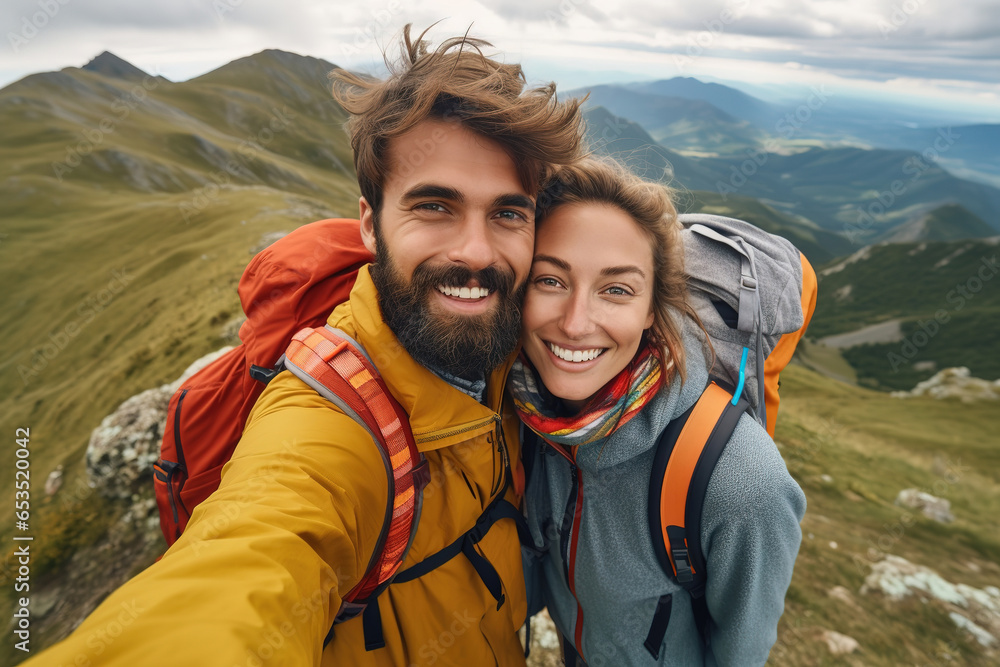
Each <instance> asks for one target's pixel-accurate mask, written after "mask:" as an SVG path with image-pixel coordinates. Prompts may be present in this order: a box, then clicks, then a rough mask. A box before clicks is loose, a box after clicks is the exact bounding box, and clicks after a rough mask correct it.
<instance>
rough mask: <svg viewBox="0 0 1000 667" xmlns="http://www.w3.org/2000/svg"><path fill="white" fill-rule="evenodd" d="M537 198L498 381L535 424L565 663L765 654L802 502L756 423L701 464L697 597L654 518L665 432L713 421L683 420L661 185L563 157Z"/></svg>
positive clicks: (537, 506) (530, 465)
mask: <svg viewBox="0 0 1000 667" xmlns="http://www.w3.org/2000/svg"><path fill="white" fill-rule="evenodd" d="M539 201H540V202H541V204H540V206H539V210H538V216H537V229H536V232H535V254H534V258H533V262H532V267H531V274H530V277H529V279H528V290H527V293H526V297H525V304H524V315H523V328H522V341H523V346H524V347H523V354H522V356H521V357H520V358H519V359H518V361H517V362H516V363H515V365H514V368H513V369H512V370H511V374H510V376H509V379H508V389H509V390H510V393H511V395H512V396H513V399H514V403H515V405H516V408H517V411H518V415H519V416H520V418H521V420H522V421H523V422H524V424H525V425H526V426H527V427H528V429H530V430H525V437H524V441H525V446H524V447H525V448H524V465H525V469H526V470H527V471H528V475H527V477H528V479H527V484H526V491H525V505H526V510H527V519H528V525H529V528H530V531H531V538H532V544H530V545H528V546H529V549H530V550H529V551H527V552H526V557H525V576H526V581H527V585H528V590H529V600H530V601H531V602H533V603H534V604H533V605H532V606H533V608H534V609H536V610H537V609H538V608H540V607H541V606H542V605H543V604H544V605H545V606H547V607H548V610H549V613H550V615H551V617H552V620H553V621H554V622H555V624H556V627H557V628H558V630H559V631H560V633H561V635H562V638H563V646H564V652H565V656H566V664H567V665H568V666H570V667H576V666H577V665H579V664H582V662H578V660H577V659H578V658H579V659H580V661H582V660H586V661H588V662H589V663H590V664H601V662H599V661H602V660H603V659H602V656H603V658H607V657H609V656H613V658H612V660H611V662H612V663H613V664H622V665H625V664H629V665H632V664H650V661H649V660H650V655H652V656H653V658H654V660H657V661H658V662H659V664H667V663H668V661H669V664H671V665H708V664H712V665H716V664H717V665H733V666H735V665H740V666H741V667H742V666H744V665H763V664H764V663H765V662H766V660H767V656H768V653H769V651H770V648H771V645H772V644H773V643H774V642H775V640H776V637H777V624H778V619H779V617H780V616H781V612H782V608H783V601H784V595H785V591H786V590H787V588H788V584H789V582H790V581H791V575H792V566H793V564H794V562H795V556H796V553H797V551H798V547H799V542H800V540H801V532H800V530H799V521H800V520H801V519H802V516H803V514H804V512H805V498H804V496H803V494H802V491H801V489H799V487H798V485H797V484H796V483H795V482H794V480H792V478H791V477H790V476H789V474H788V470H787V468H786V467H785V465H784V462H783V461H782V459H781V456H780V454H779V453H778V451H777V448H776V447H775V446H774V443H773V442H772V441H771V439H770V437H769V436H768V435H767V432H766V431H765V430H764V429H763V427H762V426H761V425H760V424H759V423H757V422H756V421H755V420H754V419H753V418H751V417H750V416H749V415H747V414H740V413H739V412H736V413H735V417H734V422H736V427H735V429H734V430H733V432H732V435H731V436H730V438H729V440H728V442H726V443H725V445H724V447H723V448H722V452H721V455H720V457H719V460H718V463H717V464H716V467H715V469H714V471H712V472H711V476H710V480H709V482H708V485H707V492H706V494H705V496H704V503H703V505H702V516H701V533H700V537H701V544H702V546H703V551H704V553H705V562H706V564H707V567H706V571H707V576H706V579H705V581H706V583H705V586H704V588H703V591H704V595H703V597H700V598H698V597H697V595H696V596H695V598H696V599H693V598H692V595H691V594H690V593H689V590H691V589H690V588H688V587H685V586H683V585H682V583H686V582H685V581H684V580H683V578H678V577H675V576H670V573H668V572H666V571H665V570H664V569H662V568H661V566H660V563H661V562H662V561H660V560H658V557H657V552H656V551H655V549H654V544H653V542H652V538H651V532H650V524H649V523H648V522H647V507H648V502H649V498H650V496H651V491H650V488H651V484H650V478H651V475H652V472H653V469H654V459H655V455H656V453H657V449H658V447H657V443H658V442H659V441H660V439H661V438H662V437H663V436H662V435H661V434H663V433H664V432H665V431H667V429H668V427H670V426H671V424H674V423H675V421H676V422H683V420H685V419H687V420H688V421H687V423H688V424H689V425H690V424H695V425H700V426H704V425H705V424H704V423H703V422H704V418H703V417H702V416H701V415H703V413H699V412H697V411H694V412H692V416H691V417H690V418H688V415H687V413H688V412H690V408H691V407H692V406H693V405H694V404H695V402H696V401H697V400H698V399H699V397H700V396H701V394H702V391H703V390H705V387H706V385H707V384H708V379H709V374H708V366H709V364H708V362H707V358H710V352H709V350H708V346H707V345H706V342H707V338H706V336H707V334H706V333H705V331H704V329H703V327H701V325H700V322H699V320H698V318H697V315H696V314H695V313H694V311H693V309H692V307H691V306H690V305H689V304H688V302H687V286H686V276H685V273H684V269H683V262H682V254H681V252H682V248H681V239H680V233H679V222H678V220H677V214H676V212H675V210H674V207H673V205H672V204H671V202H670V198H669V194H668V192H667V191H666V189H665V188H663V187H662V186H660V185H657V184H653V183H649V182H645V181H643V180H641V179H639V178H637V177H635V176H633V175H631V174H629V173H628V172H626V171H625V170H624V169H623V168H621V167H620V166H618V165H616V164H614V163H609V162H602V161H595V160H585V161H583V162H582V163H580V164H578V165H576V166H571V167H566V168H563V169H562V170H561V171H560V173H559V174H557V175H556V177H555V179H554V180H553V181H552V182H551V183H550V185H549V187H548V188H547V189H546V190H545V191H543V193H542V194H541V195H540V196H539ZM727 402H728V401H727ZM737 410H739V408H737ZM737 420H738V421H737ZM713 424H714V422H713ZM709 430H711V429H709ZM532 434H534V435H537V436H540V439H541V441H542V444H533V443H537V442H538V438H535V437H533V435H532ZM681 458H683V457H681ZM656 488H658V487H656ZM665 525H667V524H665ZM671 528H673V526H672V525H670V526H668V530H670V529H671ZM657 529H659V522H657ZM697 567H698V568H700V567H701V565H700V564H699V565H697ZM685 598H686V601H684V602H682V601H681V600H685ZM531 602H529V604H531ZM705 607H707V611H706V612H704V613H702V611H701V609H702V608H705ZM706 618H707V620H705V619H706ZM702 621H704V623H703V622H702ZM699 631H703V632H704V635H702V632H699ZM703 639H704V640H703ZM668 656H669V657H668Z"/></svg>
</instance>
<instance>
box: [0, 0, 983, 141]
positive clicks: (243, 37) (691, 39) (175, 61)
mask: <svg viewBox="0 0 1000 667" xmlns="http://www.w3.org/2000/svg"><path fill="white" fill-rule="evenodd" d="M364 4H367V5H369V6H368V7H365V6H363V5H362V3H361V2H356V3H346V2H327V1H324V0H283V1H282V2H276V1H274V0H147V1H145V2H137V1H136V0H4V1H3V3H2V6H0V24H2V26H3V35H4V44H3V45H2V46H0V86H5V85H7V84H9V83H11V82H13V81H15V80H17V79H19V78H21V77H22V76H25V75H26V74H30V73H33V72H40V71H50V70H57V69H60V68H62V67H65V66H80V65H83V64H84V63H86V62H87V61H88V60H90V59H91V58H93V57H94V56H95V55H97V54H98V53H100V52H102V51H104V50H109V51H112V52H113V53H115V54H116V55H118V56H120V57H122V58H124V59H126V60H128V61H129V62H131V63H133V64H135V65H137V66H138V67H141V68H143V69H145V70H146V71H148V72H151V73H156V74H161V75H163V76H166V77H167V78H169V79H172V80H175V81H176V80H184V79H187V78H190V77H192V76H197V75H198V74H202V73H204V72H207V71H209V70H211V69H214V68H216V67H218V66H220V65H223V64H225V63H226V62H229V61H231V60H234V59H236V58H239V57H242V56H246V55H250V54H252V53H255V52H257V51H260V50H263V49H265V48H279V49H285V50H288V51H294V52H296V53H300V54H303V55H311V56H316V57H321V58H325V59H327V60H329V61H331V62H333V63H336V64H338V65H343V66H347V67H356V68H364V69H373V68H376V67H377V63H378V62H379V60H380V51H381V49H382V48H383V47H385V46H387V45H390V44H392V43H393V41H394V37H395V36H396V35H398V32H399V29H400V28H401V26H402V25H403V24H405V23H407V22H413V23H414V24H415V25H416V26H421V27H423V26H427V25H430V24H431V23H433V22H435V21H439V20H440V21H441V23H440V24H438V25H437V26H436V27H435V28H434V30H433V31H432V33H431V34H432V36H433V37H436V38H441V37H446V36H450V35H452V34H457V33H462V32H465V30H466V28H468V26H469V25H470V24H472V34H474V35H476V36H479V37H483V38H486V39H488V40H489V41H491V42H492V43H493V44H494V45H495V46H496V47H497V49H498V50H499V51H501V52H502V53H503V54H505V58H506V59H507V60H508V61H509V62H521V63H523V64H524V65H525V69H526V71H527V73H528V75H529V78H531V79H532V80H555V81H556V82H557V83H559V84H560V86H564V87H577V86H581V85H586V84H594V83H602V82H609V81H630V80H631V81H637V80H650V79H661V78H670V77H673V76H678V75H681V76H695V77H699V78H703V79H705V78H714V79H717V80H723V81H739V82H743V83H745V84H748V85H752V86H757V88H756V90H757V91H758V93H759V94H765V93H766V92H767V91H769V90H770V91H771V92H772V93H776V92H778V88H777V86H788V85H792V84H795V85H802V86H814V85H818V84H825V85H827V86H830V87H833V88H834V89H837V90H839V91H853V92H856V93H858V94H861V95H872V96H881V97H883V98H887V97H888V98H892V99H894V100H897V101H905V102H912V103H914V104H922V105H937V106H938V107H942V106H947V107H949V108H955V109H961V111H962V112H963V113H966V114H973V115H978V116H981V117H982V119H983V120H990V121H992V122H1000V0H953V1H947V0H701V1H699V2H691V1H681V0H659V1H654V0H493V1H492V2H454V1H452V2H449V1H446V0H369V1H368V2H366V3H364ZM786 92H787V91H786Z"/></svg>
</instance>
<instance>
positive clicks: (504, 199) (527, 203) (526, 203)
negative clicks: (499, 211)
mask: <svg viewBox="0 0 1000 667" xmlns="http://www.w3.org/2000/svg"><path fill="white" fill-rule="evenodd" d="M508 207H512V208H526V209H530V210H532V211H533V210H534V209H535V202H533V201H531V197H528V196H527V195H519V194H507V195H500V196H499V197H497V198H496V199H494V200H493V208H508Z"/></svg>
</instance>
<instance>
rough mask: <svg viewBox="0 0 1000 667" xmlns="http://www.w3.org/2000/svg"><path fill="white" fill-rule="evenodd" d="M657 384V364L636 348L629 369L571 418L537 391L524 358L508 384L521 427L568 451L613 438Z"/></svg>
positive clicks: (644, 348)
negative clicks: (522, 425)
mask: <svg viewBox="0 0 1000 667" xmlns="http://www.w3.org/2000/svg"><path fill="white" fill-rule="evenodd" d="M661 384H662V373H661V369H660V360H659V358H658V357H657V355H656V354H654V353H653V346H652V345H650V344H648V343H644V344H643V345H641V346H640V347H639V350H638V351H637V352H636V354H635V357H633V358H632V361H630V362H629V365H628V366H626V367H625V368H624V369H622V371H621V373H619V374H618V375H616V376H615V377H614V378H612V379H611V381H609V382H608V383H607V384H606V385H604V386H603V387H601V389H600V390H599V391H598V392H597V393H596V394H595V395H594V396H592V397H591V398H590V400H589V401H587V403H586V405H584V406H583V409H582V410H580V412H578V413H576V414H566V408H565V406H564V405H563V403H562V401H560V400H559V399H558V398H556V397H555V396H553V395H552V394H550V393H549V392H548V390H547V389H545V387H544V386H542V383H541V380H540V379H539V377H538V373H537V371H536V370H535V368H534V366H532V365H531V362H530V361H529V360H528V359H527V357H525V355H524V353H523V352H522V353H521V355H520V356H518V358H517V360H516V361H515V362H514V367H513V368H511V371H510V375H509V376H508V379H507V388H508V390H509V391H510V393H511V396H512V397H513V398H514V405H515V407H516V408H517V413H518V416H519V417H520V418H521V421H523V422H524V423H525V424H527V426H528V427H529V428H530V429H531V430H532V431H534V432H535V433H537V434H538V435H540V436H541V437H543V438H545V439H546V440H548V441H549V442H555V443H558V444H561V445H564V446H567V447H576V446H579V445H585V444H587V443H589V442H594V441H595V440H600V439H601V438H605V437H607V436H609V435H611V434H612V433H614V432H615V430H616V429H617V428H619V427H620V426H623V425H624V424H625V423H626V422H628V420H630V419H631V418H632V417H634V416H635V415H636V414H638V412H639V410H641V409H642V407H643V406H644V405H646V403H648V402H649V400H650V399H651V398H653V396H654V395H656V392H657V390H658V389H659V388H660V385H661Z"/></svg>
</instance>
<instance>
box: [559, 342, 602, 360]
mask: <svg viewBox="0 0 1000 667" xmlns="http://www.w3.org/2000/svg"><path fill="white" fill-rule="evenodd" d="M549 349H550V350H552V354H554V355H556V356H557V357H559V358H560V359H563V360H564V361H590V360H591V359H596V358H597V357H598V356H600V354H601V352H604V348H594V349H593V350H566V349H564V348H561V347H559V346H558V345H556V344H554V343H549Z"/></svg>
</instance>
